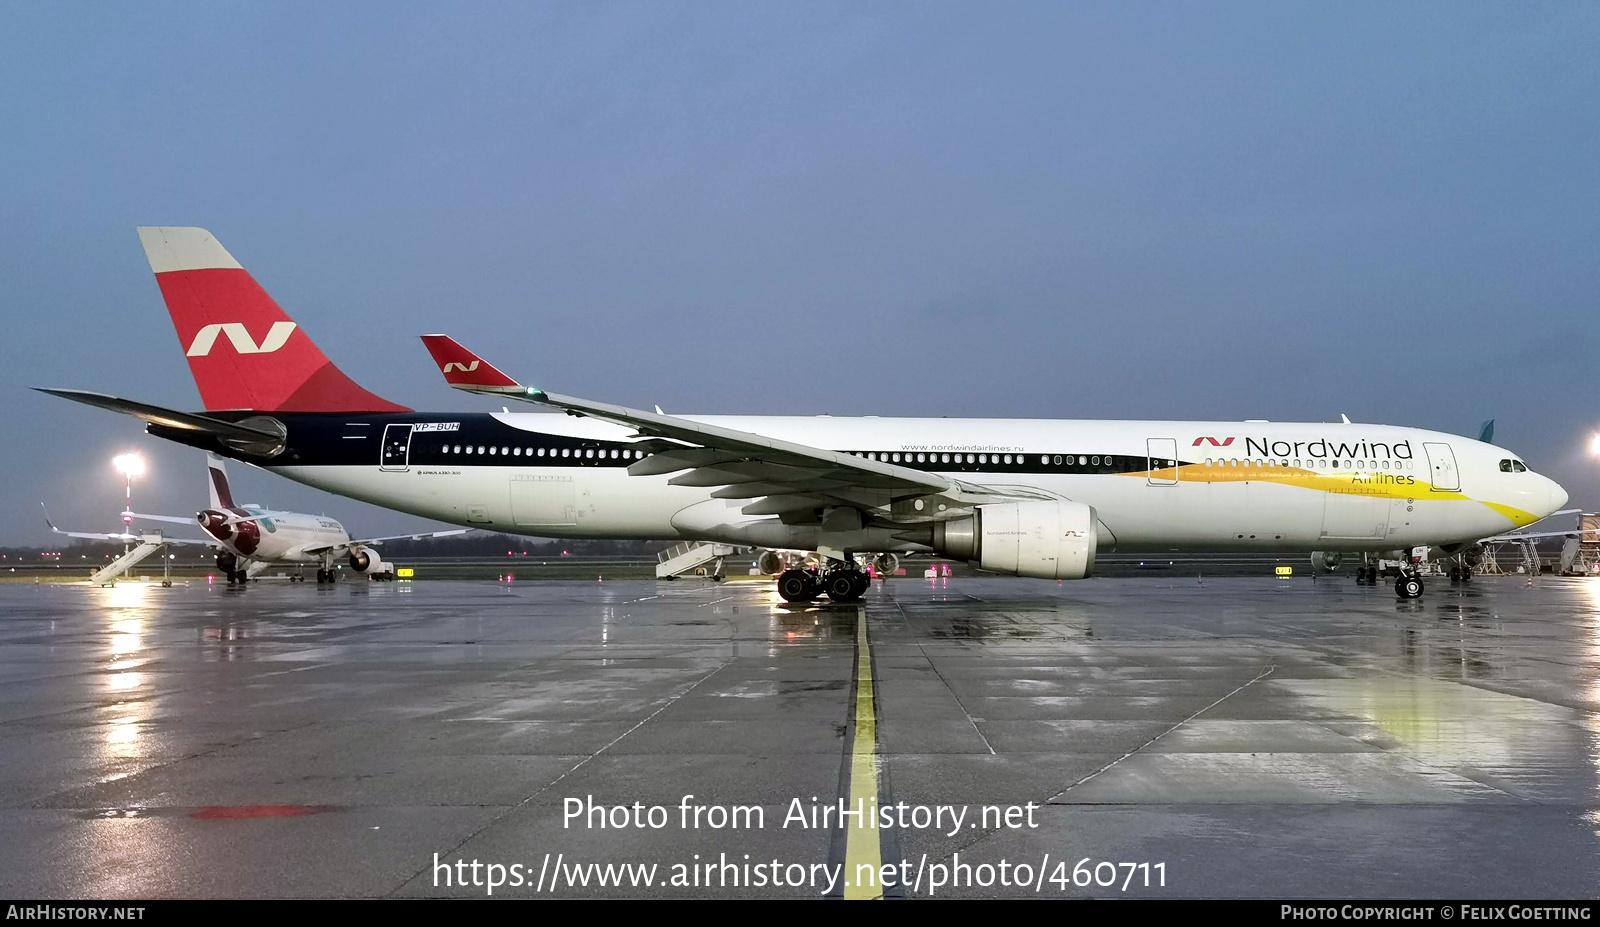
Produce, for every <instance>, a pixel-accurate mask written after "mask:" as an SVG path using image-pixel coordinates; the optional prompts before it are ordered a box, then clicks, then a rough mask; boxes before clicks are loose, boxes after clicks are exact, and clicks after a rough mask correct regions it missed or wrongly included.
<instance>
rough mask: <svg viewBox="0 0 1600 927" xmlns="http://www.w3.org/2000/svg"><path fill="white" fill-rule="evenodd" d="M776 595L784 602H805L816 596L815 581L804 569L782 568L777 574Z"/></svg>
mask: <svg viewBox="0 0 1600 927" xmlns="http://www.w3.org/2000/svg"><path fill="white" fill-rule="evenodd" d="M778 595H781V596H783V600H784V601H785V602H805V601H809V600H811V599H814V598H816V597H817V587H816V583H814V582H812V579H811V574H809V573H807V572H806V571H805V570H784V571H783V572H782V573H781V574H779V576H778Z"/></svg>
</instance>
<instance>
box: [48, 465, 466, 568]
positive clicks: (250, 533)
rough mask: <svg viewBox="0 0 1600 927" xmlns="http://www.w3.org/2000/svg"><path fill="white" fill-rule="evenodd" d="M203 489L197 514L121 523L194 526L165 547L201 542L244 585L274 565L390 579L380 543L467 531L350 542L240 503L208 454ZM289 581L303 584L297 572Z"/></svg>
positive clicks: (332, 529) (319, 520)
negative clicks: (345, 567)
mask: <svg viewBox="0 0 1600 927" xmlns="http://www.w3.org/2000/svg"><path fill="white" fill-rule="evenodd" d="M206 477H207V479H206V488H207V489H208V490H209V492H210V495H211V500H210V501H211V504H210V506H209V507H208V508H205V509H203V510H201V511H200V512H198V513H196V514H194V515H189V516H183V515H143V514H140V513H138V512H131V511H130V512H123V513H122V514H123V517H124V520H125V521H129V520H143V521H162V522H171V523H173V524H180V525H192V524H195V523H196V522H198V523H199V524H200V529H201V530H202V531H204V532H205V534H206V535H207V536H206V537H205V538H203V539H200V538H196V539H188V538H167V539H165V543H167V544H205V545H207V546H210V547H215V548H217V569H218V570H220V571H222V572H223V573H224V574H226V575H227V577H228V584H229V585H233V584H235V583H244V582H248V581H249V580H250V579H253V578H254V577H256V576H257V575H259V574H260V573H262V572H264V571H266V570H268V569H270V568H271V567H274V566H293V567H297V568H301V569H303V568H304V567H307V566H311V565H315V566H316V568H317V582H318V583H331V582H337V581H338V578H339V570H338V568H337V566H336V564H337V562H338V561H340V560H344V561H346V562H348V563H349V566H350V569H351V570H354V571H355V572H356V573H360V574H364V575H367V576H370V577H372V578H374V579H394V564H393V563H390V562H388V561H386V560H384V559H383V557H382V556H381V555H380V554H379V553H378V551H376V550H374V549H373V548H375V547H377V546H379V545H381V544H382V543H383V542H384V541H397V540H400V539H402V538H410V539H412V540H418V539H421V538H438V537H450V536H454V535H461V534H466V533H467V532H468V531H470V530H472V529H470V528H454V529H451V530H449V531H432V532H417V533H412V534H395V535H389V536H387V537H379V538H352V537H350V532H348V531H346V530H345V527H344V525H342V524H340V523H339V522H338V521H337V520H335V519H332V518H329V517H328V516H326V515H308V514H305V513H303V512H274V511H267V510H265V509H263V508H262V507H261V506H259V505H249V504H246V505H240V504H238V503H236V502H234V500H233V490H232V489H231V488H230V487H229V485H228V473H227V469H226V467H225V465H224V464H223V460H222V458H221V457H218V456H217V455H216V454H210V453H208V454H207V455H206ZM45 521H46V522H47V523H48V524H49V525H50V530H51V531H54V532H55V533H56V534H61V535H65V536H67V537H75V538H93V539H96V540H103V541H128V542H137V541H139V540H140V536H139V535H135V534H132V533H131V532H123V533H121V534H97V533H94V532H88V531H63V530H61V529H60V528H57V527H56V526H55V524H54V523H53V522H50V521H49V515H48V514H46V516H45ZM290 578H291V579H295V580H300V581H304V580H305V574H304V573H302V572H299V571H298V570H297V571H296V573H295V574H294V575H293V576H291V577H290Z"/></svg>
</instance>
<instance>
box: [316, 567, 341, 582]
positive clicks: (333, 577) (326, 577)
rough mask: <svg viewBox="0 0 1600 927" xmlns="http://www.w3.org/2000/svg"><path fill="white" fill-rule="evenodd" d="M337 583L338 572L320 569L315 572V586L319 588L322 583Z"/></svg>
mask: <svg viewBox="0 0 1600 927" xmlns="http://www.w3.org/2000/svg"><path fill="white" fill-rule="evenodd" d="M338 581H339V571H338V570H322V569H319V570H317V585H319V586H321V585H322V584H324V583H336V582H338Z"/></svg>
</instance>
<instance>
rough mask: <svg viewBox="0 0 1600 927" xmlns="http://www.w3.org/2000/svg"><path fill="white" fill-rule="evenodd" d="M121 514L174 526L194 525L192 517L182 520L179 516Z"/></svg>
mask: <svg viewBox="0 0 1600 927" xmlns="http://www.w3.org/2000/svg"><path fill="white" fill-rule="evenodd" d="M122 514H123V515H125V516H127V517H128V518H138V519H141V520H143V521H165V522H171V523H172V524H175V525H192V524H194V523H195V518H194V516H193V515H190V516H189V517H188V518H184V517H183V516H181V515H141V514H139V513H138V512H123V513H122Z"/></svg>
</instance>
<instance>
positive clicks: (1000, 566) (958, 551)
mask: <svg viewBox="0 0 1600 927" xmlns="http://www.w3.org/2000/svg"><path fill="white" fill-rule="evenodd" d="M1098 521H1099V519H1098V518H1097V517H1096V515H1095V512H1094V509H1093V508H1092V507H1091V506H1088V505H1085V504H1083V503H1082V502H1063V501H1050V500H1043V501H1029V502H1006V503H1002V504H999V505H980V506H978V508H977V510H976V511H975V512H974V513H973V514H971V515H968V516H965V517H963V518H953V519H951V520H949V521H944V522H939V523H938V524H935V525H934V526H933V544H932V546H933V549H934V550H935V551H938V552H939V553H941V554H943V555H945V556H947V557H955V558H958V559H961V560H969V561H974V562H976V564H977V566H978V569H980V570H985V571H988V572H990V573H1009V574H1011V575H1013V576H1034V577H1038V578H1040V579H1083V578H1084V577H1086V576H1088V575H1089V574H1090V573H1092V572H1093V571H1094V555H1095V550H1096V549H1097V547H1098V546H1099V532H1098V530H1097V527H1096V526H1097V523H1098Z"/></svg>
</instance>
